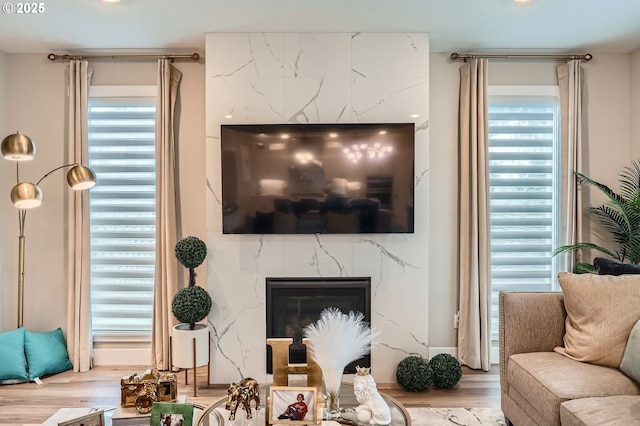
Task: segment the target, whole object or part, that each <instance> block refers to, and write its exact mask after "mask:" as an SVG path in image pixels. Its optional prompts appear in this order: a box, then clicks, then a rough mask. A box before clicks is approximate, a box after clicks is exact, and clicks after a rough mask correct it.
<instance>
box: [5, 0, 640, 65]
mask: <svg viewBox="0 0 640 426" xmlns="http://www.w3.org/2000/svg"><path fill="white" fill-rule="evenodd" d="M20 1H22V0H20ZM37 1H38V0H36V2H37ZM40 1H41V2H42V5H43V6H44V11H43V13H40V14H18V13H16V8H17V6H18V0H3V3H4V7H7V6H6V5H7V4H9V5H10V6H13V9H14V10H13V11H12V12H11V13H6V12H4V11H3V13H1V14H0V51H4V52H6V53H35V52H41V53H42V52H46V53H48V52H54V53H82V52H85V53H87V52H96V51H98V52H107V51H108V52H111V53H116V52H118V51H121V50H127V51H140V50H147V49H162V50H164V51H170V53H186V51H188V50H195V51H198V52H200V53H203V51H204V41H205V33H207V32H428V33H430V45H431V51H434V52H449V51H459V52H470V51H483V50H484V51H490V50H493V51H497V50H503V51H506V50H509V51H511V52H512V53H513V51H515V50H519V51H520V50H523V49H530V50H531V52H533V51H544V52H545V53H549V52H550V51H553V52H555V53H566V52H570V51H571V52H574V51H575V52H578V51H580V52H590V53H598V52H600V53H605V52H606V53H630V52H632V51H634V50H636V49H638V48H640V0H531V2H530V3H525V4H522V3H515V2H514V1H513V0H225V1H220V0H121V1H120V3H118V4H107V3H103V2H102V1H100V0H40Z"/></svg>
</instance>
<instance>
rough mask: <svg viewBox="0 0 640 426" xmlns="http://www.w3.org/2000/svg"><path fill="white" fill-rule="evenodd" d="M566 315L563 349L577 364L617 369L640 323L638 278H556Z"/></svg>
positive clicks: (559, 275)
mask: <svg viewBox="0 0 640 426" xmlns="http://www.w3.org/2000/svg"><path fill="white" fill-rule="evenodd" d="M558 279H559V281H560V286H561V287H562V292H563V294H564V307H565V309H566V311H567V319H566V322H565V335H564V347H556V348H555V349H554V350H555V351H556V352H558V353H561V354H563V355H566V356H568V357H569V358H572V359H575V360H577V361H584V362H589V363H592V364H598V365H604V366H607V367H615V368H619V367H620V362H621V361H622V355H623V354H624V350H625V347H626V345H627V339H628V338H629V334H630V333H631V329H632V328H633V326H634V325H635V323H636V321H638V319H640V275H620V276H611V275H594V274H580V275H577V274H570V273H568V272H561V273H560V274H558Z"/></svg>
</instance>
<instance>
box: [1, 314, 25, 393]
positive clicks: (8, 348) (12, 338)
mask: <svg viewBox="0 0 640 426" xmlns="http://www.w3.org/2000/svg"><path fill="white" fill-rule="evenodd" d="M0 381H3V382H4V381H7V382H9V381H11V382H13V383H18V382H26V381H27V367H26V365H25V363H24V328H23V327H20V328H18V329H16V330H11V331H5V332H3V333H0Z"/></svg>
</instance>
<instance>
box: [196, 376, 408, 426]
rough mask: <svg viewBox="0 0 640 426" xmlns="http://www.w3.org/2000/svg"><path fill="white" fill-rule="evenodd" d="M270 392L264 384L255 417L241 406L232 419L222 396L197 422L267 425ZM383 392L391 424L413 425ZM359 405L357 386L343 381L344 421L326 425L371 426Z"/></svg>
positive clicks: (214, 425)
mask: <svg viewBox="0 0 640 426" xmlns="http://www.w3.org/2000/svg"><path fill="white" fill-rule="evenodd" d="M268 394H269V386H268V385H262V386H260V401H261V405H262V408H260V410H255V408H254V404H253V403H252V404H251V413H252V415H253V417H252V418H251V419H247V416H246V412H245V411H244V410H243V409H242V408H241V407H238V409H237V411H236V418H235V420H233V421H231V420H229V415H230V411H229V410H226V409H225V408H224V407H225V404H226V402H227V399H226V398H223V399H221V400H220V401H218V402H216V403H215V404H212V405H210V406H208V407H207V408H205V409H204V411H203V412H202V413H201V414H200V416H199V417H198V418H197V420H196V422H195V423H194V424H195V425H198V426H223V425H230V426H258V425H259V426H264V425H265V424H267V423H266V421H265V416H266V413H267V407H268V401H267V396H268ZM380 395H381V396H382V398H383V399H384V401H385V402H386V403H387V405H388V406H389V408H390V411H391V423H390V425H391V426H410V425H411V417H410V416H409V413H407V410H406V409H405V408H404V407H403V406H402V404H400V403H399V402H398V401H396V400H395V399H393V398H391V397H390V396H388V395H385V394H384V393H383V392H380ZM357 406H358V401H357V400H356V397H355V395H354V393H353V385H352V384H351V383H343V384H342V388H341V390H340V411H341V412H342V414H341V419H340V420H341V421H335V420H332V421H329V420H324V421H323V422H322V425H323V426H329V425H331V426H333V425H340V424H346V425H351V426H368V423H361V422H358V419H357V417H356V413H355V407H357Z"/></svg>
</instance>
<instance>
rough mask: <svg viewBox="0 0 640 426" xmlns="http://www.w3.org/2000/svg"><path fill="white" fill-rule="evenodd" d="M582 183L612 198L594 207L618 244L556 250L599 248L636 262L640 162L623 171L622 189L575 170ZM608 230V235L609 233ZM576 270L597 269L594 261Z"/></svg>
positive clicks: (639, 226) (638, 257)
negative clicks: (615, 189) (610, 246)
mask: <svg viewBox="0 0 640 426" xmlns="http://www.w3.org/2000/svg"><path fill="white" fill-rule="evenodd" d="M574 174H575V175H576V176H577V177H578V180H579V182H580V183H586V184H588V185H591V186H593V187H595V188H597V189H599V190H600V191H601V192H602V193H603V194H604V195H606V196H607V198H608V200H607V201H606V202H605V203H604V204H602V205H600V206H598V207H591V208H590V212H591V213H592V214H593V215H594V216H595V219H596V223H597V225H598V226H599V228H600V230H601V231H603V232H602V235H603V236H608V237H609V238H608V239H609V242H613V243H614V244H615V247H614V248H607V247H604V246H601V245H598V244H593V243H577V244H570V245H564V246H561V247H558V248H557V249H555V250H554V252H553V254H554V255H556V254H558V253H566V252H573V251H575V250H580V249H590V250H596V251H599V252H601V253H603V254H605V255H606V256H607V257H609V258H611V259H614V260H616V261H618V262H627V263H631V264H634V265H637V264H638V263H640V162H638V161H633V162H632V164H631V166H627V167H625V168H624V169H623V171H622V172H621V173H620V175H619V176H620V179H619V183H620V190H619V192H615V191H613V190H612V189H611V188H609V187H608V186H606V185H603V184H601V183H599V182H596V181H595V180H593V179H590V178H588V177H587V176H585V175H583V174H581V173H578V172H574ZM607 234H608V235H607ZM573 272H575V273H589V272H595V266H594V265H593V264H589V263H585V262H578V263H576V265H575V266H574V270H573Z"/></svg>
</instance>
